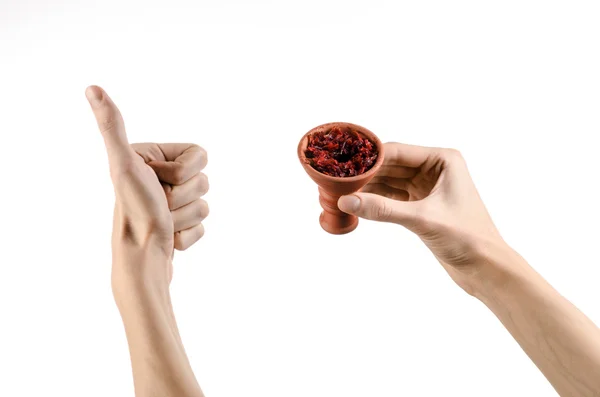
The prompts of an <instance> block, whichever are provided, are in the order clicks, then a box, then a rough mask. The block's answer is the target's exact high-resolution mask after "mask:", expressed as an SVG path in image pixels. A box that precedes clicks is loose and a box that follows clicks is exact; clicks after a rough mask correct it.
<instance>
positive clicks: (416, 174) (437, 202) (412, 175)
mask: <svg viewBox="0 0 600 397" xmlns="http://www.w3.org/2000/svg"><path fill="white" fill-rule="evenodd" d="M338 206H339V207H340V209H341V210H342V211H344V212H346V213H349V214H354V215H356V216H359V217H361V218H365V219H370V220H375V221H382V222H393V223H397V224H400V225H403V226H405V227H406V228H408V229H409V230H411V231H413V232H414V233H416V234H417V235H418V236H419V237H420V238H421V239H422V240H423V242H424V243H425V244H426V245H427V246H428V247H429V249H430V250H431V251H432V252H433V254H434V255H435V256H436V258H437V259H438V260H439V262H440V263H441V264H442V266H443V267H444V268H445V269H446V271H447V272H448V273H449V274H450V276H451V277H452V279H453V280H454V281H455V282H456V283H457V284H458V285H460V286H461V287H462V288H463V289H464V290H465V291H467V292H468V293H470V294H473V293H474V288H475V283H474V278H476V276H477V275H478V274H479V273H480V271H481V270H482V268H481V266H483V263H484V262H485V261H482V260H481V257H480V255H479V253H480V252H481V251H482V250H484V249H486V247H489V246H494V247H498V246H503V245H504V243H503V240H502V238H501V236H500V234H499V233H498V230H497V229H496V227H495V226H494V223H493V222H492V220H491V218H490V216H489V214H488V212H487V210H486V208H485V206H484V204H483V202H482V200H481V198H480V196H479V193H478V192H477V189H476V188H475V185H474V183H473V181H472V179H471V176H470V175H469V171H468V169H467V165H466V163H465V161H464V159H463V157H462V156H461V154H460V153H459V152H458V151H456V150H453V149H441V148H430V147H422V146H412V145H405V144H400V143H387V144H385V160H384V164H383V165H382V166H381V169H380V171H379V172H378V173H377V175H376V176H375V177H374V178H373V179H372V180H371V181H370V183H369V184H367V185H366V186H365V187H364V188H363V189H362V190H361V191H360V192H358V193H355V194H352V195H348V196H343V197H341V198H340V199H339V201H338Z"/></svg>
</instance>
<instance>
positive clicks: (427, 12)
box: [0, 0, 600, 397]
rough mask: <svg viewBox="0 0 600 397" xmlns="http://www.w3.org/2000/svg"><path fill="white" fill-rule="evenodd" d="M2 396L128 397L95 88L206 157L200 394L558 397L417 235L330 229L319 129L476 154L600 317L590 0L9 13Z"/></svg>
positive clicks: (181, 275) (506, 212) (557, 271)
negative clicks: (321, 219) (309, 140)
mask: <svg viewBox="0 0 600 397" xmlns="http://www.w3.org/2000/svg"><path fill="white" fill-rule="evenodd" d="M0 4H1V6H0V133H1V137H2V141H1V147H2V154H1V156H0V162H1V169H2V188H1V189H2V195H1V197H0V200H1V202H2V204H1V206H0V208H1V211H2V213H1V219H2V223H1V224H2V238H1V240H0V241H1V243H0V244H1V247H2V252H3V258H2V260H1V262H0V264H1V266H2V267H1V273H0V310H1V312H0V395H2V396H11V397H17V396H42V395H50V396H103V397H104V396H131V395H132V394H133V387H132V381H131V376H130V368H129V355H128V351H127V344H126V340H125V337H124V334H123V331H122V325H121V320H120V317H119V314H118V312H117V310H116V308H115V306H114V303H113V299H112V295H111V291H110V282H109V278H110V245H109V238H110V229H111V217H112V205H113V196H112V187H111V185H110V179H109V175H108V170H107V163H106V156H105V152H104V147H103V142H102V140H101V137H100V135H99V133H98V132H97V129H96V125H95V121H94V118H93V116H92V113H91V111H90V109H89V105H88V103H87V102H86V99H85V96H84V90H85V88H86V87H87V86H88V85H90V84H98V85H101V86H102V87H104V88H105V89H106V90H107V91H108V93H109V95H111V96H112V97H113V99H114V100H115V102H116V103H117V105H118V106H119V107H120V109H121V111H122V113H123V115H124V117H125V121H126V125H127V129H128V133H129V138H130V140H131V141H132V142H138V141H158V142H166V141H173V142H177V141H180V142H187V141H191V142H195V143H198V144H200V145H202V146H204V147H205V148H206V149H207V150H208V152H209V166H208V167H207V168H206V173H207V174H208V175H209V178H210V182H211V190H210V192H209V194H208V195H207V196H206V199H207V200H208V201H209V203H210V206H211V214H210V216H209V218H208V219H207V220H206V222H205V227H206V235H205V237H204V238H203V239H202V240H201V241H200V242H199V243H198V244H197V245H196V246H194V247H193V248H191V249H190V250H189V251H186V252H184V253H178V254H177V255H176V263H175V265H176V266H175V276H174V281H173V284H172V294H173V300H174V305H175V310H176V315H177V318H178V321H179V324H180V328H181V332H182V336H183V339H184V342H185V345H186V348H187V350H188V352H189V355H190V358H191V361H192V364H193V367H194V370H195V371H196V374H197V376H198V379H199V381H200V384H201V386H202V388H203V389H204V391H205V393H206V395H207V397H229V396H231V397H233V396H260V397H296V396H302V397H304V396H311V397H335V396H340V397H341V396H344V397H358V396H361V397H364V396H378V397H388V396H465V397H466V396H477V397H479V396H487V397H492V396H515V397H518V396H553V395H555V393H554V391H553V389H552V388H551V387H550V386H549V385H548V384H547V382H546V381H545V379H544V377H543V376H542V375H541V374H540V373H539V372H538V371H537V369H536V367H535V366H534V365H533V364H532V363H531V362H530V361H529V360H528V358H527V357H526V356H525V354H524V353H523V352H522V351H521V350H520V348H519V347H518V345H517V344H516V343H515V342H514V341H513V340H512V339H511V337H510V336H509V334H508V333H507V332H506V331H505V330H504V329H503V328H502V327H501V325H500V323H499V322H498V321H497V319H496V318H495V317H494V316H493V315H492V314H491V313H489V312H488V311H487V309H486V308H485V307H484V306H483V305H482V304H480V303H479V302H477V301H476V300H474V299H472V298H470V297H469V296H467V295H466V294H464V293H463V292H462V291H461V290H460V289H459V288H458V287H456V286H455V285H454V284H453V283H452V282H451V280H450V279H449V278H448V276H447V275H446V274H445V273H444V271H443V270H442V268H441V267H440V266H439V265H438V263H437V262H436V261H435V260H434V258H433V257H432V255H431V254H430V253H429V252H428V251H427V249H426V248H425V247H424V246H423V245H422V244H421V243H420V241H419V240H418V239H417V238H416V237H414V236H413V235H411V234H410V233H408V232H406V231H405V230H403V229H402V228H401V227H398V226H394V225H383V224H375V223H372V222H367V221H362V222H361V223H360V225H359V228H358V229H357V230H356V231H355V232H353V233H351V234H349V235H346V236H331V235H328V234H326V233H325V232H323V231H322V230H321V229H320V226H319V224H318V215H319V212H320V207H319V203H318V200H317V191H316V186H315V185H314V184H313V182H312V181H311V180H310V179H309V178H308V176H306V174H305V173H304V171H303V170H302V167H301V166H300V164H299V162H298V159H297V157H296V145H297V143H298V140H299V139H300V137H301V136H302V135H303V134H304V133H305V132H306V131H308V130H309V129H311V128H312V127H314V126H316V125H318V124H322V123H325V122H330V121H349V122H353V123H357V124H361V125H363V126H365V127H367V128H369V129H371V130H372V131H374V132H375V133H376V134H378V135H379V136H380V137H381V139H382V140H384V141H392V140H395V141H401V142H405V143H411V144H423V145H433V146H448V147H456V148H458V149H460V150H461V151H462V152H463V154H464V156H465V157H466V159H467V161H468V164H469V165H470V169H471V171H472V174H473V177H474V179H475V181H476V183H477V185H478V187H479V189H480V191H481V194H482V196H483V198H484V200H485V202H486V204H487V205H488V207H489V210H490V212H491V213H492V215H493V217H494V219H495V221H496V223H497V224H498V226H499V228H500V230H501V231H502V233H503V235H504V236H505V238H506V239H507V240H508V241H509V242H510V243H511V245H512V246H513V247H514V248H516V249H517V250H518V251H519V252H520V253H521V254H522V255H523V256H525V257H526V258H527V259H528V260H529V261H530V262H531V264H532V265H533V266H534V267H535V268H536V269H537V270H538V271H540V272H541V273H542V274H543V275H544V276H545V277H546V278H547V279H548V280H549V281H550V282H551V283H552V284H553V285H554V286H555V287H556V288H557V289H558V290H559V291H560V292H561V293H563V294H564V295H566V296H567V297H568V298H569V299H571V300H572V301H573V302H574V303H575V304H576V305H578V306H579V307H580V308H581V309H582V310H583V311H584V312H586V313H587V314H588V315H589V316H590V317H591V318H592V319H593V320H594V321H596V322H597V323H598V322H600V303H599V302H600V289H598V287H597V284H598V277H599V276H600V270H599V265H600V263H599V262H600V261H599V259H598V253H597V248H598V244H599V242H598V238H599V235H600V233H599V232H598V228H597V224H598V222H599V221H600V211H599V210H598V202H599V201H600V191H599V189H598V183H599V182H598V177H597V173H598V169H599V167H600V165H598V156H597V150H598V146H597V145H596V144H595V142H597V140H596V139H595V138H596V136H597V135H598V132H599V131H600V117H599V114H600V113H599V109H600V55H599V48H600V24H599V23H598V20H600V8H599V5H598V2H596V1H548V0H544V1H524V0H519V1H502V2H500V1H496V2H491V1H452V2H450V1H419V2H417V1H410V2H409V1H402V2H400V1H387V2H384V1H363V2H359V1H337V2H336V1H331V0H328V1H324V0H321V1H298V2H284V1H277V2H276V1H264V0H263V1H245V2H243V1H237V2H236V1H232V0H221V1H216V0H215V1H198V2H191V1H190V2H188V3H185V2H183V1H170V2H167V1H165V2H162V3H160V2H153V1H145V2H139V3H138V2H133V1H116V0H111V1H109V0H105V1H101V2H92V1H75V0H72V1H66V0H62V1H52V2H45V1H41V0H37V1H36V0H19V1H17V0H12V1H11V0H1V1H0Z"/></svg>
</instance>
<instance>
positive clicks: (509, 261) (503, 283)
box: [472, 241, 540, 305]
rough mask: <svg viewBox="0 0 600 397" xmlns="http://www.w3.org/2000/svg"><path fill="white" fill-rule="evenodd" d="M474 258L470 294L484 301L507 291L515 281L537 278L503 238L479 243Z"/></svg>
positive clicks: (517, 282) (497, 297)
mask: <svg viewBox="0 0 600 397" xmlns="http://www.w3.org/2000/svg"><path fill="white" fill-rule="evenodd" d="M476 258H477V259H476V262H477V263H476V267H475V268H476V269H477V270H476V272H474V275H473V280H472V285H473V294H472V295H473V296H474V297H476V298H477V299H479V300H480V301H482V302H483V303H484V304H486V305H487V304H488V303H489V302H490V301H492V300H497V299H499V298H500V297H501V296H503V295H505V294H507V293H510V290H511V289H512V288H513V287H514V286H515V285H518V284H523V283H526V282H533V281H534V280H537V279H538V278H540V276H539V275H538V274H537V273H536V272H535V270H534V269H533V268H532V267H531V266H529V264H528V263H527V261H525V259H524V258H523V257H522V256H521V255H519V253H517V252H516V251H515V250H514V249H512V248H511V247H510V246H509V245H508V244H506V243H505V242H504V241H495V242H485V243H482V244H479V245H478V247H477V254H476Z"/></svg>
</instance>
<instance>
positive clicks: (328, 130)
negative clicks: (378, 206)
mask: <svg viewBox="0 0 600 397" xmlns="http://www.w3.org/2000/svg"><path fill="white" fill-rule="evenodd" d="M298 158H299V159H300V162H301V163H302V166H303V167H304V170H305V171H306V173H307V174H308V176H310V178H311V179H312V180H313V181H315V183H316V184H317V185H318V186H319V202H320V203H321V207H322V208H323V212H322V213H321V217H320V219H319V222H320V224H321V227H322V228H323V229H324V230H325V231H326V232H328V233H331V234H345V233H349V232H351V231H353V230H354V229H356V227H357V226H358V218H357V217H356V216H354V215H350V214H346V213H345V212H342V211H341V210H340V209H339V208H338V205H337V202H338V199H339V198H340V197H341V196H345V195H347V194H351V193H354V192H356V191H358V190H360V189H361V188H362V187H363V186H365V185H366V184H367V183H369V181H370V180H371V179H372V178H373V177H374V176H375V174H376V173H377V171H378V170H379V168H380V167H381V164H383V144H382V143H381V141H380V140H379V138H378V137H377V136H376V135H375V134H374V133H372V132H371V131H369V130H367V129H366V128H364V127H361V126H359V125H356V124H350V123H342V122H337V123H328V124H323V125H320V126H318V127H315V128H313V129H312V130H310V131H309V132H307V133H306V134H305V135H304V136H303V137H302V139H301V140H300V143H299V144H298Z"/></svg>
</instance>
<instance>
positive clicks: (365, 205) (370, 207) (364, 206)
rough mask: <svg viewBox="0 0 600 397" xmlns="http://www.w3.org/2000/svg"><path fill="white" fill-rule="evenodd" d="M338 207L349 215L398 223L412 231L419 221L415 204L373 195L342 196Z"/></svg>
mask: <svg viewBox="0 0 600 397" xmlns="http://www.w3.org/2000/svg"><path fill="white" fill-rule="evenodd" d="M338 207H339V208H340V210H342V211H344V212H345V213H347V214H352V215H356V216H358V217H359V218H364V219H369V220H372V221H379V222H390V223H397V224H400V225H403V226H405V227H407V228H408V229H411V228H412V227H413V226H414V224H415V222H416V219H417V204H416V203H415V202H408V201H397V200H392V199H390V198H387V197H383V196H380V195H378V194H373V193H354V194H351V195H348V196H342V197H340V198H339V200H338Z"/></svg>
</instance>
